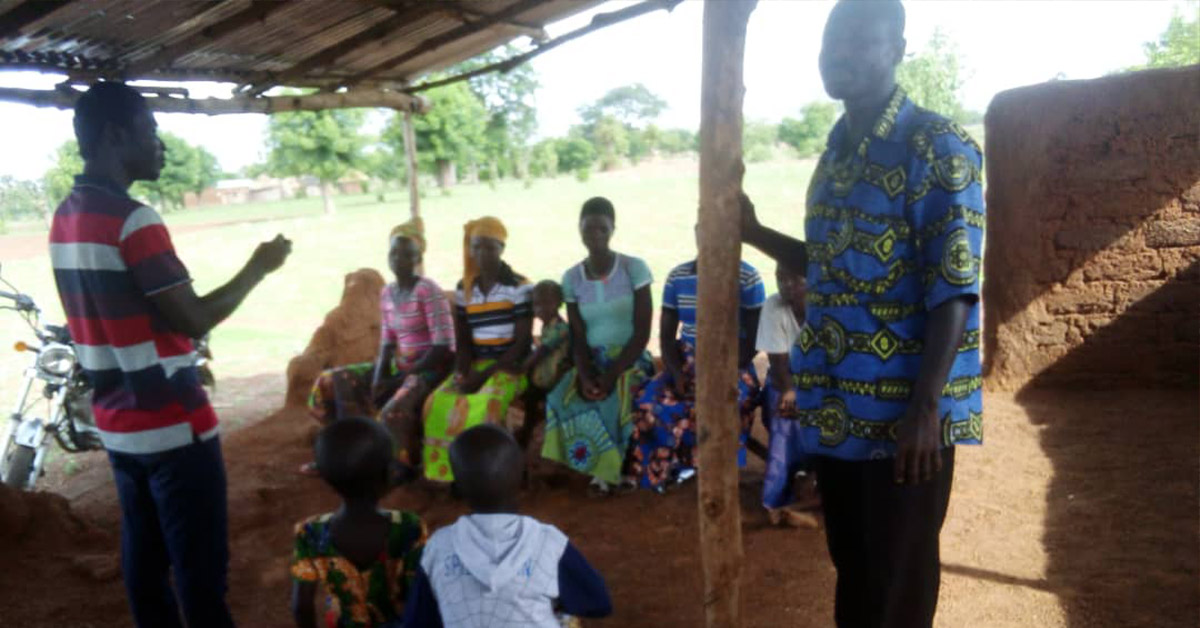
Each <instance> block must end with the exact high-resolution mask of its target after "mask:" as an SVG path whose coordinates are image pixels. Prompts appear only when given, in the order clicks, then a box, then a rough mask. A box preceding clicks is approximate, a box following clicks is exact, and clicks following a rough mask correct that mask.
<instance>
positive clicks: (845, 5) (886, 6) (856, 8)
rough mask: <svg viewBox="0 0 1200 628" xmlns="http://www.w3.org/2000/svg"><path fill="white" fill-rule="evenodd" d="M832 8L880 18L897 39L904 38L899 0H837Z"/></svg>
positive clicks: (902, 16)
mask: <svg viewBox="0 0 1200 628" xmlns="http://www.w3.org/2000/svg"><path fill="white" fill-rule="evenodd" d="M833 10H834V11H835V12H841V11H852V12H854V13H855V14H857V15H860V16H870V17H872V18H876V19H879V20H882V21H883V22H884V23H885V24H887V25H888V27H889V28H888V30H890V31H891V33H892V35H893V36H894V37H895V38H896V40H897V41H899V40H901V39H904V19H905V18H904V5H903V4H901V3H900V0H838V3H837V4H836V5H834V7H833Z"/></svg>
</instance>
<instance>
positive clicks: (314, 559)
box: [290, 417, 428, 628]
mask: <svg viewBox="0 0 1200 628" xmlns="http://www.w3.org/2000/svg"><path fill="white" fill-rule="evenodd" d="M392 446H393V445H392V438H391V435H390V434H389V433H388V430H387V428H385V427H384V426H383V425H380V424H379V423H377V422H375V421H372V420H370V419H366V418H361V417H352V418H347V419H343V420H340V421H334V422H333V423H331V424H329V425H328V426H327V427H325V428H324V429H323V430H321V433H320V435H318V436H317V444H316V453H317V470H318V472H319V473H320V475H321V478H322V479H324V480H325V482H326V483H328V484H329V486H330V487H332V488H333V489H334V490H335V491H337V493H338V495H340V496H341V498H342V505H341V507H340V508H338V510H337V511H335V512H332V513H327V514H323V515H318V516H316V517H311V518H309V519H307V520H305V521H302V522H300V523H299V524H297V525H296V538H295V549H294V552H293V554H292V565H291V570H290V571H291V575H292V580H293V585H292V615H293V617H294V618H295V620H296V625H297V626H299V627H300V628H318V627H319V626H324V627H325V628H396V627H398V626H400V625H401V623H400V622H401V618H402V616H403V612H404V600H405V599H406V597H407V595H408V590H409V587H410V584H411V583H412V579H413V577H414V576H415V574H416V572H417V569H418V568H419V565H420V560H421V549H422V548H423V547H424V545H425V540H426V537H427V536H428V531H427V530H426V528H425V524H424V523H423V522H422V521H421V519H420V518H419V517H417V515H415V514H413V513H410V512H401V511H396V510H380V509H379V500H380V499H381V498H382V497H383V496H384V495H386V494H387V491H388V487H389V482H390V480H391V473H392V461H393V457H392ZM318 585H321V586H322V587H323V588H324V589H325V593H326V604H325V613H324V615H323V618H322V619H321V620H320V621H318V617H317V609H316V602H315V597H316V593H317V587H318Z"/></svg>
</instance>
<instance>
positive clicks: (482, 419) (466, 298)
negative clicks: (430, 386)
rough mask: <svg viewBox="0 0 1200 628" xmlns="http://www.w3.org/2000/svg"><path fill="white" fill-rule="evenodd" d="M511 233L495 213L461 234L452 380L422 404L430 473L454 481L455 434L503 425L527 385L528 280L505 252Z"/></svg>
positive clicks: (530, 329)
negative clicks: (452, 448)
mask: <svg viewBox="0 0 1200 628" xmlns="http://www.w3.org/2000/svg"><path fill="white" fill-rule="evenodd" d="M507 240H508V231H507V230H506V229H505V228H504V223H502V222H500V220H499V219H497V218H492V217H490V216H486V217H483V218H480V219H478V220H473V221H471V222H468V223H467V224H466V225H465V226H464V233H463V278H462V281H461V282H460V283H459V284H458V290H457V292H456V293H455V307H454V333H455V337H456V338H457V345H458V352H457V354H456V357H455V366H454V377H452V378H449V379H447V380H446V381H445V382H444V383H443V384H442V385H441V386H440V387H439V388H438V389H437V390H435V391H434V392H433V394H432V395H430V396H429V400H428V401H427V402H426V403H425V420H424V428H425V434H424V439H425V442H424V454H423V456H422V459H423V461H424V467H425V477H426V478H428V479H430V480H434V481H437V482H449V481H451V480H453V479H454V475H453V474H452V473H451V471H450V458H449V453H448V452H449V448H450V442H451V441H453V440H454V437H455V436H458V435H459V434H460V433H462V432H463V431H465V430H466V429H468V428H471V427H474V426H476V425H479V424H481V423H493V424H499V425H503V423H504V415H505V414H506V413H507V412H508V407H509V406H510V405H511V404H512V402H513V401H514V400H515V399H517V398H518V397H519V396H520V395H521V393H523V392H525V388H526V386H527V385H528V383H527V378H526V377H525V373H524V372H523V371H522V368H523V367H524V360H525V356H526V355H527V353H528V352H529V347H530V344H531V342H532V337H533V307H532V305H530V296H529V292H530V286H529V282H528V281H527V280H526V279H525V278H524V277H522V276H521V275H518V274H517V273H515V272H513V269H512V268H510V267H509V266H508V264H506V263H504V261H503V259H501V257H502V256H503V254H504V243H505V242H506V241H507Z"/></svg>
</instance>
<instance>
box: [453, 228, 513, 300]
mask: <svg viewBox="0 0 1200 628" xmlns="http://www.w3.org/2000/svg"><path fill="white" fill-rule="evenodd" d="M477 236H478V237H484V238H491V239H493V240H499V241H500V242H502V243H503V242H507V241H508V230H507V229H505V228H504V223H502V222H500V219H499V218H493V217H492V216H484V217H483V218H479V219H476V220H472V221H471V222H468V223H467V224H465V225H463V294H465V295H466V296H467V299H468V300H469V299H470V298H471V284H472V283H474V282H475V278H476V277H478V276H479V267H477V266H476V265H475V260H473V259H471V238H474V237H477Z"/></svg>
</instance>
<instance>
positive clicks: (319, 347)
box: [285, 268, 384, 406]
mask: <svg viewBox="0 0 1200 628" xmlns="http://www.w3.org/2000/svg"><path fill="white" fill-rule="evenodd" d="M383 285H384V281H383V276H382V275H380V274H379V272H378V271H375V270H373V269H370V268H360V269H358V270H356V271H354V272H352V273H350V274H348V275H346V280H345V285H344V287H343V288H342V300H341V302H340V303H338V305H337V307H335V308H333V309H332V310H330V311H329V313H328V314H326V315H325V322H324V323H322V324H321V326H320V327H318V328H317V331H315V332H313V335H312V339H311V340H309V341H308V347H307V348H305V349H304V353H301V354H300V355H298V356H296V357H294V358H292V360H291V361H290V362H288V368H287V382H288V385H287V400H286V402H285V403H286V405H288V406H297V405H304V404H305V403H306V402H307V401H308V394H309V391H311V390H312V385H313V381H314V380H316V379H317V376H318V375H320V374H321V371H323V370H325V369H327V368H332V367H335V366H344V365H346V364H354V363H356V362H369V361H371V360H372V359H374V358H375V352H376V351H377V350H378V349H379V324H380V323H379V293H380V291H382V290H383Z"/></svg>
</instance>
